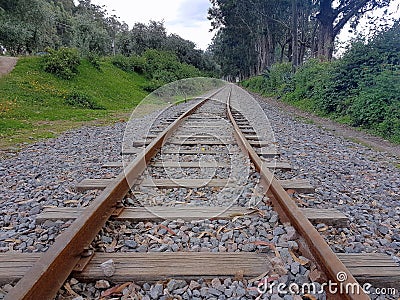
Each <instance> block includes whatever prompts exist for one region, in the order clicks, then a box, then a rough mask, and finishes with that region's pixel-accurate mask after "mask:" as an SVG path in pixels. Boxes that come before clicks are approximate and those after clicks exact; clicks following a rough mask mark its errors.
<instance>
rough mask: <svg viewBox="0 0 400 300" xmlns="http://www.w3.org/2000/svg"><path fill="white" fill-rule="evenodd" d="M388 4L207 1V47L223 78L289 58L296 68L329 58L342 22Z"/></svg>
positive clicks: (364, 0)
mask: <svg viewBox="0 0 400 300" xmlns="http://www.w3.org/2000/svg"><path fill="white" fill-rule="evenodd" d="M391 2H394V0H340V1H335V0H317V1H316V0H244V1H237V0H211V3H212V7H211V8H210V10H209V19H210V20H211V21H212V26H213V28H214V29H215V30H216V31H217V33H216V36H215V38H214V41H213V44H212V46H211V50H212V52H213V53H214V56H215V59H216V61H217V62H218V63H219V64H220V65H221V67H222V72H223V74H224V75H225V77H226V78H228V79H235V78H236V77H239V79H243V78H248V77H250V76H254V75H258V74H261V73H262V72H263V71H264V70H265V69H266V68H268V67H270V66H272V65H273V64H274V63H282V62H291V64H292V66H293V68H296V67H297V66H298V65H301V64H302V63H303V62H304V61H307V60H308V59H310V58H318V59H320V60H328V61H330V60H331V59H332V55H333V53H334V50H335V38H336V37H337V36H338V34H339V33H340V32H341V30H342V29H343V28H344V26H345V25H346V24H348V23H349V24H350V25H351V27H352V28H353V29H354V28H355V27H356V26H357V24H358V22H359V20H360V18H361V17H362V16H363V15H365V13H367V12H370V11H373V10H375V9H377V8H384V7H387V6H388V5H389V4H390V3H391ZM385 17H387V16H386V15H382V14H381V15H379V16H376V17H374V18H375V19H370V20H369V22H372V23H374V22H377V20H378V19H384V18H385ZM371 18H372V17H371Z"/></svg>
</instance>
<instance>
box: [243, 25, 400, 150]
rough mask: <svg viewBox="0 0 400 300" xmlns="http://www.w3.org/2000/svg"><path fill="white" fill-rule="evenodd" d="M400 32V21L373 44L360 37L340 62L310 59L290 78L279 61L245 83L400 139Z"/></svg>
mask: <svg viewBox="0 0 400 300" xmlns="http://www.w3.org/2000/svg"><path fill="white" fill-rule="evenodd" d="M399 35H400V22H398V23H396V24H395V25H394V26H393V27H392V28H391V29H389V30H386V31H383V32H381V33H380V34H379V35H378V36H376V37H375V38H374V39H372V40H371V41H369V42H368V43H366V42H363V41H356V42H354V43H353V45H352V47H351V48H350V49H349V50H348V51H347V52H346V53H345V55H344V56H343V57H342V58H341V59H339V60H338V61H334V62H320V61H317V60H310V61H308V62H307V63H306V64H304V65H303V66H302V67H300V68H299V69H298V70H297V72H296V73H295V74H294V76H293V77H292V78H290V77H286V78H287V79H288V81H289V82H288V81H286V80H281V79H282V78H285V77H282V76H279V74H284V73H282V72H281V71H278V70H282V67H281V66H279V65H278V66H277V67H276V68H271V71H270V73H269V77H267V76H264V77H260V76H258V77H254V78H251V79H249V80H247V81H245V82H243V85H244V86H245V87H248V88H250V89H252V90H255V91H258V92H261V93H263V94H266V95H275V96H282V99H283V100H284V101H287V102H290V103H292V104H295V105H296V106H299V107H301V108H305V109H308V110H311V111H314V112H317V113H318V114H322V115H328V116H331V117H334V118H336V119H338V120H342V121H343V120H344V121H345V122H346V123H348V124H349V125H353V126H357V127H361V128H364V129H367V130H369V131H372V132H374V133H377V134H379V135H381V136H383V137H385V138H387V139H390V140H392V141H394V142H398V143H400V43H399V42H398V36H399ZM273 70H274V71H273ZM288 87H291V88H288Z"/></svg>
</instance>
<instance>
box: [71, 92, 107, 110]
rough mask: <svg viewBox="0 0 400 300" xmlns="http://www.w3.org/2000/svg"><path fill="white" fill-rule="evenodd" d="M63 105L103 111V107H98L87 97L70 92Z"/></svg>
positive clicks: (79, 93)
mask: <svg viewBox="0 0 400 300" xmlns="http://www.w3.org/2000/svg"><path fill="white" fill-rule="evenodd" d="M65 103H66V104H68V105H71V106H73V107H76V108H87V109H104V107H103V106H101V105H98V104H97V103H96V102H95V101H93V100H92V99H91V98H90V97H89V96H88V95H85V94H83V93H81V92H78V91H72V92H71V93H70V94H68V95H67V96H66V97H65Z"/></svg>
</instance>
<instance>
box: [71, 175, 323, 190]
mask: <svg viewBox="0 0 400 300" xmlns="http://www.w3.org/2000/svg"><path fill="white" fill-rule="evenodd" d="M113 181H114V179H84V180H82V181H81V182H80V183H78V184H77V185H76V186H75V190H76V191H79V192H83V191H88V190H96V189H99V190H102V189H105V188H106V187H107V186H108V185H109V184H112V182H113ZM279 182H280V184H281V185H282V187H283V188H284V189H286V190H289V189H290V190H295V191H296V192H298V193H314V191H315V188H314V187H313V186H312V185H310V184H309V183H308V182H307V181H306V180H303V179H296V180H279ZM135 184H136V183H135ZM141 185H142V186H144V187H157V188H163V189H170V188H200V187H235V182H233V181H229V180H228V179H151V178H145V179H143V181H142V182H141Z"/></svg>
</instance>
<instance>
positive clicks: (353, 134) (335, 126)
mask: <svg viewBox="0 0 400 300" xmlns="http://www.w3.org/2000/svg"><path fill="white" fill-rule="evenodd" d="M251 94H252V95H253V97H255V98H256V99H260V100H261V101H265V102H267V103H268V104H270V105H272V106H274V107H277V108H279V109H281V110H283V111H285V112H287V113H289V114H292V115H295V116H298V117H301V118H306V119H308V120H312V121H313V122H314V123H315V124H317V125H320V126H323V127H324V128H325V129H327V130H330V131H332V132H334V133H335V134H336V135H338V136H342V137H345V138H347V139H350V140H353V141H355V142H357V143H360V144H363V145H365V146H367V147H369V148H372V149H375V150H378V151H383V152H387V153H389V154H392V155H394V156H397V157H398V158H400V145H396V144H393V143H391V142H389V141H387V140H385V139H383V138H380V137H377V136H373V135H370V134H368V133H365V132H362V131H358V130H355V129H354V128H352V127H350V126H347V125H343V124H339V123H336V122H334V121H332V120H330V119H327V118H321V117H317V116H315V115H313V114H311V113H307V112H304V111H301V110H299V109H298V108H295V107H293V106H290V105H288V104H285V103H283V102H281V101H277V100H275V99H273V98H264V97H261V96H260V95H257V94H255V93H251Z"/></svg>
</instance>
